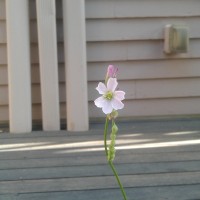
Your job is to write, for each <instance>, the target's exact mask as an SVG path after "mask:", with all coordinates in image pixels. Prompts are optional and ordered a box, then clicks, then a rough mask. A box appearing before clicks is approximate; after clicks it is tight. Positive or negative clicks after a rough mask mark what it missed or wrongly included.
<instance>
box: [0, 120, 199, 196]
mask: <svg viewBox="0 0 200 200" xmlns="http://www.w3.org/2000/svg"><path fill="white" fill-rule="evenodd" d="M102 129H103V124H95V125H92V126H91V130H90V131H88V132H82V133H70V132H66V131H60V132H51V133H47V132H33V133H31V134H8V133H1V134H0V144H1V145H0V200H102V199H105V200H122V196H121V194H120V190H119V188H118V185H117V184H116V181H115V179H114V177H113V175H112V172H111V170H110V168H109V167H108V165H107V163H106V159H105V153H104V151H103V133H102ZM119 129H120V130H119V134H118V138H117V147H118V150H117V155H116V159H115V164H116V168H117V170H118V172H119V174H120V177H121V181H122V183H123V185H124V186H125V188H126V192H127V196H128V199H129V200H197V199H200V121H199V120H198V119H193V120H191V119H184V120H171V121H164V120H161V121H137V122H126V123H125V122H124V123H120V124H119Z"/></svg>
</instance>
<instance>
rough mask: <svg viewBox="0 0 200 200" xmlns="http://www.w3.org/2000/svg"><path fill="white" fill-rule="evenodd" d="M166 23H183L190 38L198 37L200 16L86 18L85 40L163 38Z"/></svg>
mask: <svg viewBox="0 0 200 200" xmlns="http://www.w3.org/2000/svg"><path fill="white" fill-rule="evenodd" d="M167 24H185V25H187V26H188V27H189V30H190V38H200V28H199V27H200V17H191V18H153V19H152V18H148V19H141V18H140V19H137V18H136V19H98V20H87V23H86V36H87V41H116V40H148V39H163V38H164V27H165V25H167Z"/></svg>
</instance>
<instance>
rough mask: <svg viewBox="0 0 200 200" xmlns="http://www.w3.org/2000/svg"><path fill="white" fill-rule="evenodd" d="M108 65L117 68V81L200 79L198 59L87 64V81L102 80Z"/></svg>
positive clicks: (199, 62) (199, 60)
mask: <svg viewBox="0 0 200 200" xmlns="http://www.w3.org/2000/svg"><path fill="white" fill-rule="evenodd" d="M109 64H113V65H116V66H117V67H118V68H119V71H118V75H117V77H118V80H130V79H154V78H182V77H200V59H177V60H175V59H174V60H147V61H145V60H144V61H143V60H141V61H125V62H112V63H110V62H94V63H93V62H89V63H88V70H87V71H88V80H89V81H100V80H103V79H104V76H105V73H106V70H107V66H108V65H109Z"/></svg>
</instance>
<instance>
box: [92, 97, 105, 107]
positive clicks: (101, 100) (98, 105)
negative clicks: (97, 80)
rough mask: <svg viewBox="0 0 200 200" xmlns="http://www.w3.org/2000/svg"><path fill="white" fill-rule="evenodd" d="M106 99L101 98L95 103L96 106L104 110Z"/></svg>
mask: <svg viewBox="0 0 200 200" xmlns="http://www.w3.org/2000/svg"><path fill="white" fill-rule="evenodd" d="M105 101H106V99H105V98H104V97H102V96H101V97H99V98H97V99H96V100H95V101H94V104H95V105H96V106H97V107H98V108H102V107H103V106H104V104H105Z"/></svg>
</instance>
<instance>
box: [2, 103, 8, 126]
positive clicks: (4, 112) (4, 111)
mask: <svg viewBox="0 0 200 200" xmlns="http://www.w3.org/2000/svg"><path fill="white" fill-rule="evenodd" d="M8 120H9V110H8V106H1V105H0V123H3V122H7V121H8Z"/></svg>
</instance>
